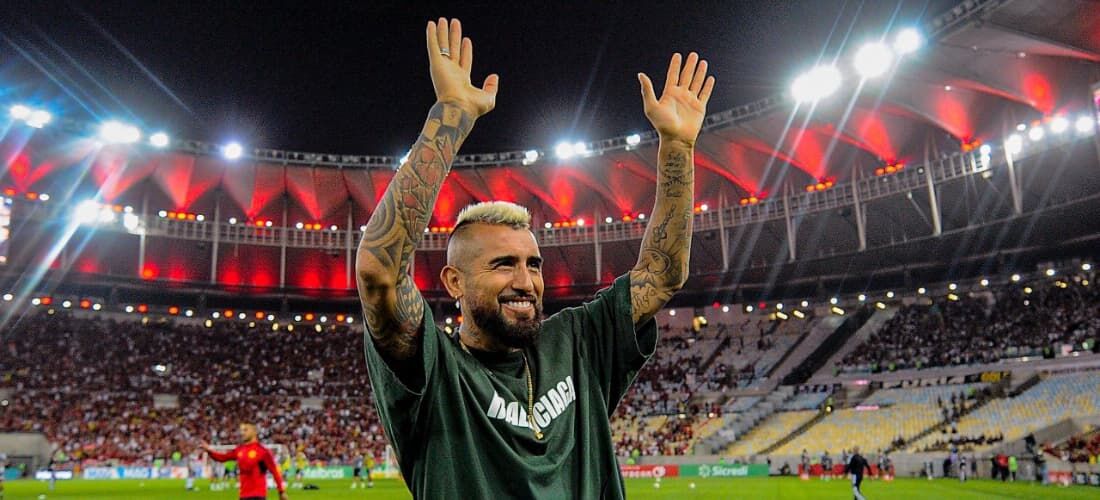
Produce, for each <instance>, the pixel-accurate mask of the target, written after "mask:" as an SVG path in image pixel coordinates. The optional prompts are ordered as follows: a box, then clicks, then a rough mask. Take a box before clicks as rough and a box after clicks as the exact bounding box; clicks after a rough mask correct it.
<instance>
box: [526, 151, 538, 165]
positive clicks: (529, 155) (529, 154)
mask: <svg viewBox="0 0 1100 500" xmlns="http://www.w3.org/2000/svg"><path fill="white" fill-rule="evenodd" d="M538 159H539V152H538V151H536V150H534V149H529V150H527V151H525V152H524V153H523V162H524V163H526V164H531V163H535V162H536V161H538Z"/></svg>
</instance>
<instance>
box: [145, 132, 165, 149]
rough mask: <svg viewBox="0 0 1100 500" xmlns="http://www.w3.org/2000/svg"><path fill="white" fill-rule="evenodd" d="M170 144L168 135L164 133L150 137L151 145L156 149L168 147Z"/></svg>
mask: <svg viewBox="0 0 1100 500" xmlns="http://www.w3.org/2000/svg"><path fill="white" fill-rule="evenodd" d="M169 142H170V141H169V140H168V134H166V133H164V132H157V133H155V134H153V135H151V136H149V144H150V145H152V146H153V147H154V148H163V147H167V146H168V143H169Z"/></svg>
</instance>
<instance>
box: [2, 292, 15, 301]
mask: <svg viewBox="0 0 1100 500" xmlns="http://www.w3.org/2000/svg"><path fill="white" fill-rule="evenodd" d="M13 299H15V296H14V295H12V294H10V293H5V294H4V302H11V301H12V300H13Z"/></svg>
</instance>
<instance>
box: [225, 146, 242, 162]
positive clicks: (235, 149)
mask: <svg viewBox="0 0 1100 500" xmlns="http://www.w3.org/2000/svg"><path fill="white" fill-rule="evenodd" d="M242 154H244V148H243V147H242V146H241V144H240V143H238V142H231V143H229V144H226V145H225V146H222V156H224V157H225V159H227V160H236V159H237V158H240V157H241V155H242Z"/></svg>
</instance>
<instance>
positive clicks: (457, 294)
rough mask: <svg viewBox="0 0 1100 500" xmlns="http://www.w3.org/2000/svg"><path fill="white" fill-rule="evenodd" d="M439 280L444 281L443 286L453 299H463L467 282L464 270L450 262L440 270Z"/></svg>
mask: <svg viewBox="0 0 1100 500" xmlns="http://www.w3.org/2000/svg"><path fill="white" fill-rule="evenodd" d="M439 280H440V281H442V282H443V287H444V288H446V289H447V294H448V295H450V296H451V298H452V299H456V300H457V299H461V298H462V296H463V295H465V292H466V283H465V281H464V280H463V279H462V271H459V270H458V268H457V267H454V266H452V265H450V264H448V265H446V266H443V270H442V271H439Z"/></svg>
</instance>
